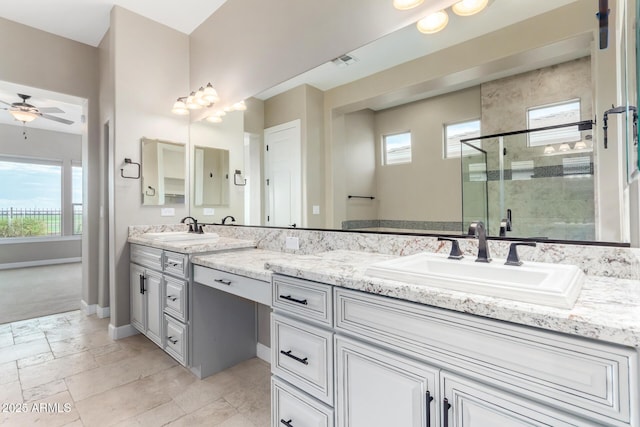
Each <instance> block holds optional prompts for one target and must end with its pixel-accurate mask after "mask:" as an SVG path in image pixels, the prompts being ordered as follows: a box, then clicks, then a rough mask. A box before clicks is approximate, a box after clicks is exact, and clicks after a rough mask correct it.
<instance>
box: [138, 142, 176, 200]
mask: <svg viewBox="0 0 640 427" xmlns="http://www.w3.org/2000/svg"><path fill="white" fill-rule="evenodd" d="M141 146H142V204H143V205H150V206H158V205H159V206H162V205H182V204H184V203H185V194H186V193H185V191H186V177H187V174H186V146H185V144H180V143H177V142H169V141H162V140H158V139H149V138H142V139H141Z"/></svg>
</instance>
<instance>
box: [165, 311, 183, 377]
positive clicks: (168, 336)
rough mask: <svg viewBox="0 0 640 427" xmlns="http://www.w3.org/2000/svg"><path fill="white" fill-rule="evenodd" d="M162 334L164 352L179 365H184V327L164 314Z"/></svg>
mask: <svg viewBox="0 0 640 427" xmlns="http://www.w3.org/2000/svg"><path fill="white" fill-rule="evenodd" d="M164 333H165V340H164V341H165V344H164V351H166V352H167V353H168V354H169V355H170V356H171V357H173V358H174V359H176V360H177V361H178V362H180V364H181V365H185V364H186V360H187V327H186V325H185V324H184V323H180V322H178V321H177V320H175V319H173V318H171V317H170V316H169V315H167V314H165V315H164Z"/></svg>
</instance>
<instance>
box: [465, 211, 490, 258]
mask: <svg viewBox="0 0 640 427" xmlns="http://www.w3.org/2000/svg"><path fill="white" fill-rule="evenodd" d="M469 235H470V236H476V237H477V238H478V257H477V258H476V262H491V255H489V245H487V229H486V228H485V226H484V223H483V222H482V221H476V222H472V223H471V224H469Z"/></svg>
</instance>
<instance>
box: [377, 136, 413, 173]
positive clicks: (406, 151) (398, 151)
mask: <svg viewBox="0 0 640 427" xmlns="http://www.w3.org/2000/svg"><path fill="white" fill-rule="evenodd" d="M382 149H383V154H384V158H383V161H382V164H384V165H396V164H401V163H411V132H402V133H394V134H389V135H383V136H382Z"/></svg>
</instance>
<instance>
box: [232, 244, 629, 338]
mask: <svg viewBox="0 0 640 427" xmlns="http://www.w3.org/2000/svg"><path fill="white" fill-rule="evenodd" d="M393 258H397V257H395V256H391V255H381V254H375V253H363V252H354V251H345V250H339V251H332V252H324V253H319V254H315V255H298V256H289V257H286V258H285V257H281V258H274V259H272V260H267V261H266V265H265V267H266V268H267V269H269V270H272V271H273V272H274V273H280V274H285V275H288V276H293V277H299V278H302V279H307V280H312V281H316V282H322V283H328V284H331V285H335V286H340V287H344V288H349V289H354V290H359V291H364V292H368V293H372V294H378V295H383V296H387V297H392V298H398V299H403V300H407V301H413V302H417V303H421V304H426V305H430V306H434V307H440V308H445V309H449V310H455V311H459V312H463V313H469V314H474V315H478V316H483V317H487V318H493V319H498V320H503V321H507V322H512V323H517V324H522V325H528V326H533V327H537V328H542V329H547V330H551V331H556V332H563V333H567V334H571V335H577V336H581V337H585V338H591V339H596V340H600V341H606V342H610V343H616V344H621V345H626V346H631V347H640V285H639V284H638V282H637V281H635V280H628V279H616V278H610V277H599V276H587V278H586V281H585V283H584V285H583V287H582V292H581V293H580V296H579V297H578V300H577V302H576V304H575V306H574V307H573V309H571V310H567V309H560V308H554V307H547V306H542V305H537V304H529V303H524V302H518V301H511V300H506V299H501V298H493V297H488V296H482V295H476V294H468V293H464V292H456V291H449V290H445V289H439V288H431V287H427V286H421V285H412V284H408V283H404V282H397V281H393V280H385V279H378V278H374V277H370V276H366V275H365V274H364V271H365V270H366V268H367V267H368V266H369V265H370V264H372V263H375V262H379V261H384V260H389V259H393ZM239 274H242V273H239Z"/></svg>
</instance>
